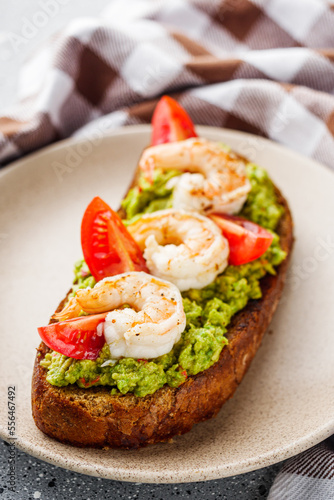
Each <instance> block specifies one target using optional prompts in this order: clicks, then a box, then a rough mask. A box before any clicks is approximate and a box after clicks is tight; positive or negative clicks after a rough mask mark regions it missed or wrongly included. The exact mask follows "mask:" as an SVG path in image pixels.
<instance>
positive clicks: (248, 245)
mask: <svg viewBox="0 0 334 500" xmlns="http://www.w3.org/2000/svg"><path fill="white" fill-rule="evenodd" d="M209 217H210V218H211V219H212V220H213V221H214V222H215V223H216V224H217V226H219V227H220V229H221V230H222V233H223V235H224V236H225V238H226V239H227V240H228V242H229V245H230V256H229V263H230V264H232V265H233V266H240V265H241V264H247V263H248V262H251V261H252V260H255V259H258V258H259V257H261V255H263V254H264V253H265V252H266V251H267V250H268V248H269V247H270V245H271V243H272V241H273V235H272V234H271V233H270V232H269V231H267V230H266V229H264V228H263V227H261V226H259V225H258V224H255V223H254V222H250V221H249V220H247V219H243V218H242V217H237V216H235V215H225V214H209Z"/></svg>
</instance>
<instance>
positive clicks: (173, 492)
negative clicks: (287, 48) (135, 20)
mask: <svg viewBox="0 0 334 500" xmlns="http://www.w3.org/2000/svg"><path fill="white" fill-rule="evenodd" d="M110 1H111V0H94V1H92V0H61V1H60V0H59V2H58V5H59V10H58V11H57V12H56V13H55V14H54V15H53V16H49V19H48V22H47V23H46V24H45V26H43V27H41V28H38V29H36V30H35V31H34V32H32V34H31V37H30V38H25V41H24V42H22V43H20V44H19V50H17V49H16V50H15V49H14V48H13V43H12V42H11V40H13V35H14V37H15V35H18V36H20V37H22V32H23V30H24V27H25V26H27V24H29V22H33V20H34V16H35V15H36V13H37V12H38V11H39V10H43V4H45V3H47V0H11V1H10V2H9V1H8V0H0V12H1V15H0V115H1V113H2V112H3V110H4V109H5V108H6V107H7V106H9V105H11V104H12V103H14V102H15V101H16V99H17V80H18V75H19V70H20V67H21V65H22V63H23V62H24V61H25V60H26V59H27V58H29V57H31V55H32V54H33V53H34V51H35V50H36V49H37V48H38V47H39V46H40V45H41V44H43V42H44V41H45V40H46V39H47V38H49V36H50V35H52V34H53V33H55V32H56V31H58V30H59V29H61V28H62V27H63V26H65V25H66V24H67V23H68V22H69V21H70V20H71V19H73V18H75V17H78V16H100V15H101V14H102V13H103V9H104V8H105V7H106V6H107V5H108V4H109V3H110ZM60 3H61V4H62V5H60ZM20 40H21V38H20ZM21 41H22V40H21ZM0 457H1V458H0V500H8V499H16V498H17V499H24V500H30V499H31V500H33V499H38V498H40V499H43V500H44V499H50V500H58V499H59V500H63V499H65V498H68V499H71V500H72V499H73V500H95V499H109V498H113V499H119V500H122V499H129V500H130V499H131V500H144V499H145V500H151V499H152V500H153V499H156V500H160V499H163V500H165V499H168V498H175V499H183V498H189V499H191V500H200V499H201V500H203V499H204V500H205V499H212V500H214V499H218V498H219V499H224V500H246V499H247V500H260V499H265V498H267V496H268V492H269V488H270V485H271V484H272V482H273V480H274V478H275V476H276V474H277V473H278V471H279V469H280V467H281V465H282V464H277V465H274V466H272V467H268V468H266V469H261V470H258V471H255V472H250V473H248V474H243V475H240V476H235V477H231V478H226V479H220V480H217V481H208V482H202V483H189V484H178V485H154V484H139V483H124V482H119V481H109V480H106V479H99V478H94V477H90V476H84V475H82V474H77V473H74V472H71V471H67V470H64V469H60V468H58V467H54V466H52V465H50V464H47V463H45V462H42V461H41V460H37V459H35V458H33V457H31V456H29V455H27V454H25V453H23V452H21V451H17V452H16V481H17V488H16V491H17V492H16V493H12V492H10V491H8V480H7V479H8V477H7V475H8V458H9V449H8V446H7V444H6V443H4V442H3V441H0Z"/></svg>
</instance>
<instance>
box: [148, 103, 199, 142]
mask: <svg viewBox="0 0 334 500" xmlns="http://www.w3.org/2000/svg"><path fill="white" fill-rule="evenodd" d="M189 137H197V134H196V132H195V127H194V124H193V122H192V121H191V119H190V117H189V115H188V114H187V113H186V111H185V110H184V109H183V108H182V107H181V106H180V104H178V103H177V102H176V101H175V100H174V99H172V98H171V97H169V96H167V95H164V96H163V97H162V98H161V99H160V101H159V102H158V104H157V105H156V108H155V110H154V113H153V117H152V141H151V145H152V146H156V145H157V144H164V143H166V142H175V141H183V140H184V139H189Z"/></svg>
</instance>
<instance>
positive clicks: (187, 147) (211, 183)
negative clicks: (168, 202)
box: [139, 138, 251, 214]
mask: <svg viewBox="0 0 334 500" xmlns="http://www.w3.org/2000/svg"><path fill="white" fill-rule="evenodd" d="M139 167H140V168H141V170H143V171H144V172H146V173H148V174H150V173H152V170H153V169H155V168H160V169H162V170H171V169H173V170H174V169H175V170H180V171H182V172H185V173H183V174H181V175H180V176H178V177H174V178H173V179H171V180H170V181H169V187H173V188H174V190H173V208H176V209H183V210H194V211H196V212H200V213H203V212H204V213H205V212H222V213H227V214H233V213H238V212H239V211H240V210H241V208H242V206H243V204H244V203H245V201H246V198H247V195H248V193H249V191H250V189H251V185H250V182H249V179H248V178H247V175H246V168H245V162H244V161H243V160H242V159H241V158H240V157H238V156H237V155H236V154H234V153H233V152H226V151H225V150H224V149H223V148H222V146H221V145H220V144H219V143H217V142H212V141H208V140H206V139H201V138H191V139H187V140H185V141H180V142H173V143H168V144H160V145H158V146H153V147H150V148H147V149H146V150H145V151H144V152H143V154H142V157H141V159H140V161H139Z"/></svg>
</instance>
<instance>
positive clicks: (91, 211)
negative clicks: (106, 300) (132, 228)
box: [81, 196, 149, 281]
mask: <svg viewBox="0 0 334 500" xmlns="http://www.w3.org/2000/svg"><path fill="white" fill-rule="evenodd" d="M81 246H82V251H83V255H84V259H85V261H86V263H87V266H88V267H89V270H90V272H91V273H92V275H93V276H94V278H95V279H96V281H99V280H101V279H102V278H106V277H107V276H114V275H116V274H121V273H125V272H128V271H145V272H147V273H148V272H149V270H148V268H147V266H146V262H145V259H144V257H143V254H142V252H141V250H140V248H139V246H138V245H137V243H136V242H135V240H134V239H133V238H132V236H131V235H130V233H129V232H128V231H127V229H126V227H125V226H124V224H123V222H122V220H121V218H120V217H119V215H118V214H117V213H116V212H114V211H113V210H112V209H111V208H110V207H109V206H108V205H107V204H106V203H105V202H104V201H103V200H101V198H99V197H98V196H97V197H96V198H94V199H93V200H92V201H91V203H90V204H89V205H88V207H87V209H86V211H85V213H84V216H83V219H82V223H81Z"/></svg>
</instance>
